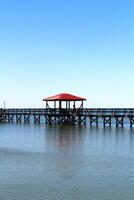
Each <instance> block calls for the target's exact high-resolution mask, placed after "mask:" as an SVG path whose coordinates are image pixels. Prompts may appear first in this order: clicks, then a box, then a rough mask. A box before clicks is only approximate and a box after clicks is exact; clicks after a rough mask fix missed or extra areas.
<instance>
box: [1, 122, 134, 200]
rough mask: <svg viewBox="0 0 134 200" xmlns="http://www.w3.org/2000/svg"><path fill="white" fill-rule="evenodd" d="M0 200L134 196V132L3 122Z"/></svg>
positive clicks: (105, 199) (119, 199)
mask: <svg viewBox="0 0 134 200" xmlns="http://www.w3.org/2000/svg"><path fill="white" fill-rule="evenodd" d="M0 199H1V200H18V199H19V200H29V199H31V200H38V199H39V200H47V199H50V200H57V199H58V200H63V199H64V200H70V199H76V200H79V199H80V200H81V199H82V200H88V199H89V200H90V199H91V200H115V199H117V200H133V199H134V130H131V129H129V128H128V127H126V128H124V129H122V128H118V129H116V128H108V127H107V128H105V129H104V128H102V127H100V128H95V127H94V128H90V127H74V126H46V125H44V124H41V125H34V124H28V125H27V124H15V123H13V124H0Z"/></svg>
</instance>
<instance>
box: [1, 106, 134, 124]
mask: <svg viewBox="0 0 134 200" xmlns="http://www.w3.org/2000/svg"><path fill="white" fill-rule="evenodd" d="M126 121H127V124H129V127H130V128H132V127H134V108H118V109H117V108H109V109H108V108H92V109H91V108H81V109H78V110H76V109H71V108H70V109H50V108H47V109H41V108H40V109H32V108H31V109H1V110H0V122H1V123H13V122H15V123H27V124H28V123H36V124H40V123H45V124H51V125H62V124H65V125H78V126H86V125H88V126H100V125H103V126H104V127H106V126H108V127H111V126H115V127H124V126H126Z"/></svg>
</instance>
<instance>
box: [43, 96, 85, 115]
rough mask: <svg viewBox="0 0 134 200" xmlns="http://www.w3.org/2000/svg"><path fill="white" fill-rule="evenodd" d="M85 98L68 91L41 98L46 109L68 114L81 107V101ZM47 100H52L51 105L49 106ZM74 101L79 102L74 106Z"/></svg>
mask: <svg viewBox="0 0 134 200" xmlns="http://www.w3.org/2000/svg"><path fill="white" fill-rule="evenodd" d="M85 100H86V99H85V98H83V97H79V96H75V95H72V94H68V93H60V94H57V95H54V96H51V97H47V98H44V99H43V101H45V102H46V109H48V110H49V111H50V110H51V111H56V112H57V111H58V113H59V114H63V113H64V114H70V113H72V112H74V111H78V110H79V109H83V101H85ZM49 102H53V107H50V106H49ZM76 102H80V103H79V107H77V106H76Z"/></svg>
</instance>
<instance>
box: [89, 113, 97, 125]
mask: <svg viewBox="0 0 134 200" xmlns="http://www.w3.org/2000/svg"><path fill="white" fill-rule="evenodd" d="M89 119H90V126H93V124H95V125H96V126H98V116H91V115H90V116H89Z"/></svg>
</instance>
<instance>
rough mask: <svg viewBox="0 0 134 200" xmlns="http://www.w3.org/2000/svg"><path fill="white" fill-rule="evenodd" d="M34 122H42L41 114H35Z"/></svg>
mask: <svg viewBox="0 0 134 200" xmlns="http://www.w3.org/2000/svg"><path fill="white" fill-rule="evenodd" d="M34 123H35V124H40V115H37V114H34Z"/></svg>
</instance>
